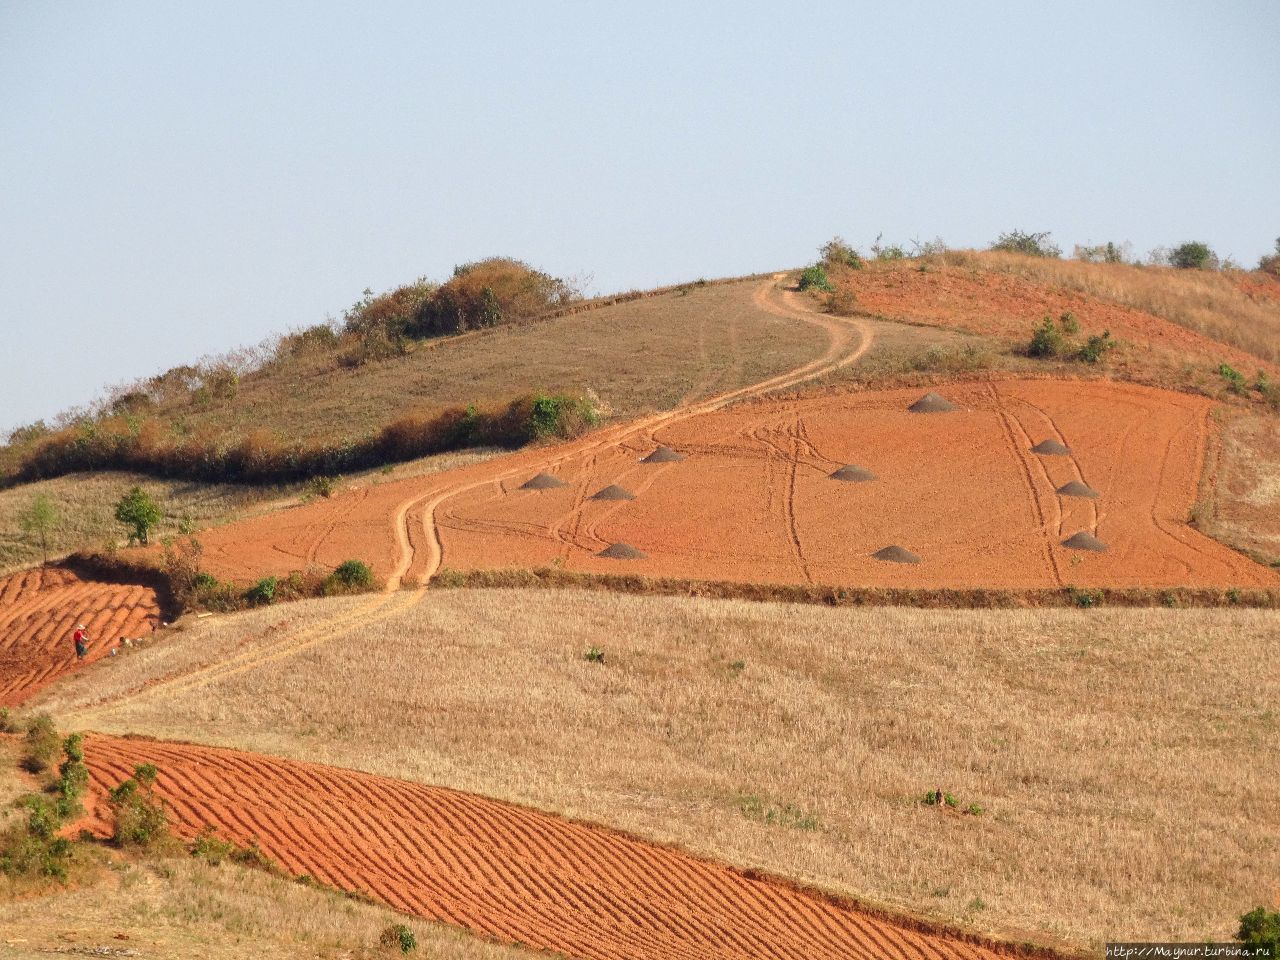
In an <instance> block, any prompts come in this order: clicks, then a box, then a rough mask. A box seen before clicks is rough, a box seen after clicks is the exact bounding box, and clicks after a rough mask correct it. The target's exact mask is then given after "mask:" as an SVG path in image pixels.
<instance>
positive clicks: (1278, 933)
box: [1236, 907, 1280, 957]
mask: <svg viewBox="0 0 1280 960" xmlns="http://www.w3.org/2000/svg"><path fill="white" fill-rule="evenodd" d="M1236 939H1237V940H1239V941H1240V942H1241V943H1243V944H1245V945H1247V946H1250V947H1270V948H1271V955H1272V956H1273V957H1275V956H1280V913H1277V912H1276V911H1274V910H1268V909H1267V908H1266V907H1255V908H1254V909H1253V910H1250V911H1249V912H1248V913H1246V914H1245V915H1244V916H1242V917H1241V918H1240V929H1239V930H1238V931H1237V932H1236Z"/></svg>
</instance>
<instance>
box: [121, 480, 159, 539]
mask: <svg viewBox="0 0 1280 960" xmlns="http://www.w3.org/2000/svg"><path fill="white" fill-rule="evenodd" d="M162 516H163V514H162V513H161V512H160V507H159V506H158V505H157V504H156V502H155V501H154V500H153V499H151V495H150V494H149V493H147V491H145V490H143V489H142V488H141V487H134V488H133V489H132V490H130V491H129V492H128V493H126V494H125V495H124V496H123V497H121V498H120V502H119V503H117V504H116V519H117V520H119V521H120V522H121V523H123V524H124V525H125V526H126V527H129V528H131V530H132V532H131V533H130V534H129V542H130V543H133V542H134V541H135V540H136V541H138V542H139V543H143V544H145V543H146V542H147V535H148V534H149V533H150V532H151V528H152V527H154V526H155V525H156V524H157V523H159V522H160V519H161V517H162Z"/></svg>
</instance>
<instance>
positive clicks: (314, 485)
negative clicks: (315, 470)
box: [307, 476, 341, 500]
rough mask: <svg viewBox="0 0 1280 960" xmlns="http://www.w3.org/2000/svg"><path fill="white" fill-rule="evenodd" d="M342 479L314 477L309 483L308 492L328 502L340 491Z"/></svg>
mask: <svg viewBox="0 0 1280 960" xmlns="http://www.w3.org/2000/svg"><path fill="white" fill-rule="evenodd" d="M340 480H341V477H325V476H319V477H312V478H311V480H310V481H309V482H308V483H307V490H308V491H309V492H310V493H312V494H314V495H315V496H317V497H324V498H325V499H326V500H328V499H329V498H330V497H332V496H333V495H334V494H335V493H336V492H337V490H338V482H339V481H340Z"/></svg>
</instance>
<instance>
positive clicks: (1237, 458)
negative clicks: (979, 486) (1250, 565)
mask: <svg viewBox="0 0 1280 960" xmlns="http://www.w3.org/2000/svg"><path fill="white" fill-rule="evenodd" d="M1217 419H1218V444H1217V449H1216V450H1215V451H1214V452H1215V454H1216V457H1215V460H1216V462H1214V461H1211V462H1210V464H1209V471H1210V472H1209V473H1208V474H1207V477H1206V480H1207V481H1208V482H1207V483H1206V484H1205V485H1204V486H1206V487H1207V489H1206V490H1205V491H1204V493H1203V495H1202V497H1201V501H1200V503H1199V504H1198V505H1197V517H1196V525H1197V526H1198V527H1199V528H1200V529H1201V530H1203V531H1204V532H1205V533H1207V534H1208V535H1209V536H1211V537H1213V538H1214V539H1215V540H1218V541H1220V542H1222V543H1225V544H1227V545H1229V546H1232V547H1235V548H1236V549H1238V550H1243V551H1244V552H1245V553H1247V554H1249V555H1250V556H1252V557H1254V558H1255V559H1257V560H1259V561H1261V562H1262V563H1269V564H1271V565H1272V566H1280V421H1278V420H1277V419H1276V417H1275V416H1274V415H1272V414H1256V413H1255V414H1249V413H1245V412H1242V411H1223V415H1222V416H1220V417H1218V418H1217Z"/></svg>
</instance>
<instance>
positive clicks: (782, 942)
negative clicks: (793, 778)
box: [85, 734, 1001, 960]
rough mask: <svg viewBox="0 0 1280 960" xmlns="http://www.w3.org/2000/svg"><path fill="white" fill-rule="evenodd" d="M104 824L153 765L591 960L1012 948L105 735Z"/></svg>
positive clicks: (190, 797)
mask: <svg viewBox="0 0 1280 960" xmlns="http://www.w3.org/2000/svg"><path fill="white" fill-rule="evenodd" d="M85 760H86V763H87V765H88V767H89V771H90V776H91V788H90V794H89V799H88V802H87V804H86V806H87V808H88V811H89V814H88V817H87V821H86V823H87V825H88V826H89V827H90V828H91V829H93V830H94V831H95V832H97V833H99V834H105V833H107V832H109V830H110V825H111V822H110V811H109V809H108V807H107V805H106V802H105V799H106V792H107V790H108V789H110V788H111V787H113V786H115V785H116V784H117V783H119V782H120V781H122V780H123V779H124V778H126V777H127V776H129V775H130V774H131V771H132V770H133V768H134V767H135V766H136V765H138V764H140V763H152V764H154V765H155V766H156V767H157V769H158V776H157V779H156V789H157V791H158V793H159V794H160V796H161V797H162V798H164V799H165V801H166V802H167V803H168V805H169V808H170V812H171V815H172V819H173V826H174V829H175V831H176V832H177V833H178V834H179V836H181V837H183V838H184V839H188V840H190V839H192V838H194V837H195V836H196V834H198V833H199V832H200V831H201V830H202V829H204V828H206V827H212V828H214V829H215V830H216V831H217V832H218V834H219V835H220V836H222V837H224V838H226V839H229V840H232V841H234V842H236V843H238V844H241V845H247V844H249V843H250V842H251V841H253V842H256V843H257V844H258V845H259V846H260V847H261V848H262V850H263V851H264V852H265V853H266V854H267V855H268V856H270V857H272V858H273V859H275V860H277V861H278V862H279V863H280V864H281V865H282V866H283V867H284V868H285V869H286V870H288V871H289V872H290V873H293V874H301V873H306V874H310V875H312V876H314V877H318V878H321V879H322V880H323V881H324V882H326V883H328V884H331V885H333V886H336V887H339V888H341V889H344V890H349V891H352V892H359V893H363V894H366V895H368V896H372V897H374V898H375V899H378V900H380V901H382V902H383V903H386V904H388V905H389V906H392V907H394V908H395V909H399V910H402V911H405V912H407V913H412V914H414V915H416V916H419V917H423V918H426V919H429V920H435V921H441V922H445V923H450V924H453V925H454V926H461V927H465V928H467V929H469V930H471V931H472V932H473V933H476V934H479V935H481V936H487V937H490V938H493V939H496V940H499V941H502V942H506V943H524V944H526V945H529V946H532V947H535V948H538V949H541V950H547V951H553V952H558V953H563V954H566V955H569V956H574V957H582V958H588V960H671V958H689V960H748V958H750V960H755V958H768V960H837V958H839V960H844V958H873V957H874V958H880V957H886V956H890V957H898V958H901V960H990V958H994V957H997V956H1000V955H1001V953H1000V952H999V950H998V949H997V948H994V947H991V946H987V945H984V944H981V943H977V942H969V941H967V940H964V939H961V938H959V937H955V936H951V935H947V934H945V933H940V932H935V931H932V930H930V929H928V928H926V927H924V926H923V925H915V924H912V923H911V922H909V921H901V922H895V921H892V920H887V919H884V918H882V917H879V916H876V915H873V914H870V913H867V912H865V911H862V910H859V909H858V908H857V907H856V906H854V905H852V904H847V903H843V902H840V901H838V900H836V899H834V898H831V897H828V896H825V895H823V894H820V893H817V892H814V891H809V890H805V889H801V888H797V887H795V886H793V885H791V884H789V883H787V882H786V881H783V880H778V879H774V878H770V877H767V876H761V875H758V874H755V873H750V874H748V873H746V872H743V871H740V870H735V869H733V868H732V867H728V866H725V865H723V864H719V863H715V862H712V861H708V860H703V859H700V858H698V857H694V856H692V855H690V854H688V853H685V852H683V851H680V850H678V849H675V848H671V847H660V846H655V845H652V844H647V843H644V842H642V841H639V840H636V839H634V838H632V837H629V836H626V835H623V834H619V833H616V832H613V831H610V830H607V829H605V828H601V827H594V826H590V825H587V824H582V823H575V822H572V821H568V820H564V819H561V818H559V817H556V816H553V815H550V814H546V813H542V812H540V811H537V810H533V809H529V808H526V807H519V806H516V805H514V804H509V803H504V802H501V801H496V800H490V799H487V798H484V797H479V796H475V795H472V794H466V793H462V792H460V791H454V790H448V789H444V788H440V787H430V786H425V785H421V784H415V783H409V782H405V781H399V780H392V779H389V778H385V777H378V776H373V775H371V774H363V773H358V772H354V771H348V770H341V769H337V768H333V767H325V766H321V765H318V764H310V763H301V762H296V761H289V760H281V759H277V758H273V757H268V756H263V755H259V754H249V753H241V752H238V751H233V750H226V749H222V748H216V747H201V746H194V745H189V744H181V743H168V742H161V741H152V740H146V739H130V738H121V737H112V736H106V735H102V734H90V735H89V736H88V737H87V738H86V742H85Z"/></svg>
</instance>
